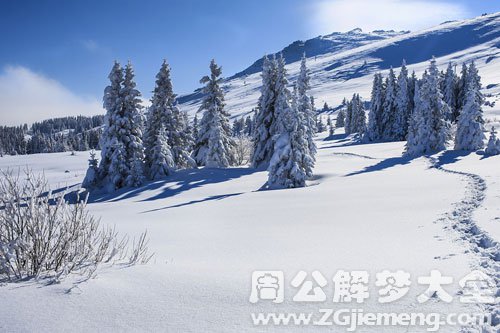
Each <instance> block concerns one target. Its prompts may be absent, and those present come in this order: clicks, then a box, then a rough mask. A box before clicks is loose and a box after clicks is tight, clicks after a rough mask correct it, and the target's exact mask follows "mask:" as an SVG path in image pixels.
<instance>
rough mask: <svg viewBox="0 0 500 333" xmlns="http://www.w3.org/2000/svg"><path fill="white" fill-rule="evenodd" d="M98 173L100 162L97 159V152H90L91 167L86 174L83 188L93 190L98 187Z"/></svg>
mask: <svg viewBox="0 0 500 333" xmlns="http://www.w3.org/2000/svg"><path fill="white" fill-rule="evenodd" d="M98 172H99V161H98V160H97V158H96V153H95V150H93V149H92V150H91V151H90V158H89V167H88V169H87V173H86V174H85V178H84V179H83V182H82V187H84V188H93V187H94V186H96V185H97V181H98V178H97V176H98Z"/></svg>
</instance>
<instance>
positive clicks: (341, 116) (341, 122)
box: [335, 109, 345, 128]
mask: <svg viewBox="0 0 500 333" xmlns="http://www.w3.org/2000/svg"><path fill="white" fill-rule="evenodd" d="M344 126H345V111H344V109H340V111H339V113H338V114H337V119H335V127H336V128H339V127H344Z"/></svg>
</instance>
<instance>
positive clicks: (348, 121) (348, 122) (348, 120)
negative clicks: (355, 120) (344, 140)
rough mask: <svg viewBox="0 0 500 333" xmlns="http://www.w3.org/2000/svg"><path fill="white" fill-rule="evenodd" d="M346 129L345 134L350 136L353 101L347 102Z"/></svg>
mask: <svg viewBox="0 0 500 333" xmlns="http://www.w3.org/2000/svg"><path fill="white" fill-rule="evenodd" d="M344 128H345V134H347V135H349V134H351V133H352V103H351V101H347V102H346V107H345V119H344Z"/></svg>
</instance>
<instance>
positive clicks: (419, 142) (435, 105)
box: [407, 58, 450, 155]
mask: <svg viewBox="0 0 500 333" xmlns="http://www.w3.org/2000/svg"><path fill="white" fill-rule="evenodd" d="M419 88H420V89H419V95H420V96H419V100H418V103H419V105H418V106H417V105H416V109H419V112H418V113H419V114H417V115H416V116H417V117H418V118H417V119H416V124H414V125H412V127H413V128H415V129H416V131H417V134H416V137H417V139H416V140H415V138H409V140H408V142H407V153H408V154H409V155H419V154H427V153H433V152H437V151H441V150H444V149H445V148H446V142H447V140H448V139H449V138H450V124H449V122H448V121H447V120H446V115H447V114H448V112H449V108H448V105H447V104H446V103H445V102H444V101H443V95H442V94H441V91H440V89H439V71H438V69H437V66H436V60H435V59H434V58H432V60H431V62H430V66H429V69H428V73H424V77H423V79H422V86H421V87H419ZM415 103H417V100H415ZM413 128H412V130H413ZM410 139H411V140H410Z"/></svg>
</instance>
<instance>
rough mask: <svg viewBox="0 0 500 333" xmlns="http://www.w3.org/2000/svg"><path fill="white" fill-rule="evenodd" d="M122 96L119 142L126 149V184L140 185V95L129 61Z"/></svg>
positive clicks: (141, 176) (141, 164)
mask: <svg viewBox="0 0 500 333" xmlns="http://www.w3.org/2000/svg"><path fill="white" fill-rule="evenodd" d="M122 96H123V117H122V119H121V121H122V124H123V127H122V131H121V133H120V134H121V137H120V139H119V141H120V142H122V143H123V145H124V147H125V151H126V155H125V158H126V163H127V165H128V167H129V170H130V173H129V175H128V176H127V179H126V184H127V186H140V185H141V184H142V183H143V182H144V167H143V164H144V146H143V143H142V130H143V123H144V121H143V115H142V106H141V100H140V98H139V97H140V96H141V93H140V92H139V90H137V89H136V83H135V81H134V70H133V68H132V64H131V63H130V62H129V63H128V64H127V66H126V67H125V78H124V81H123V88H122Z"/></svg>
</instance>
